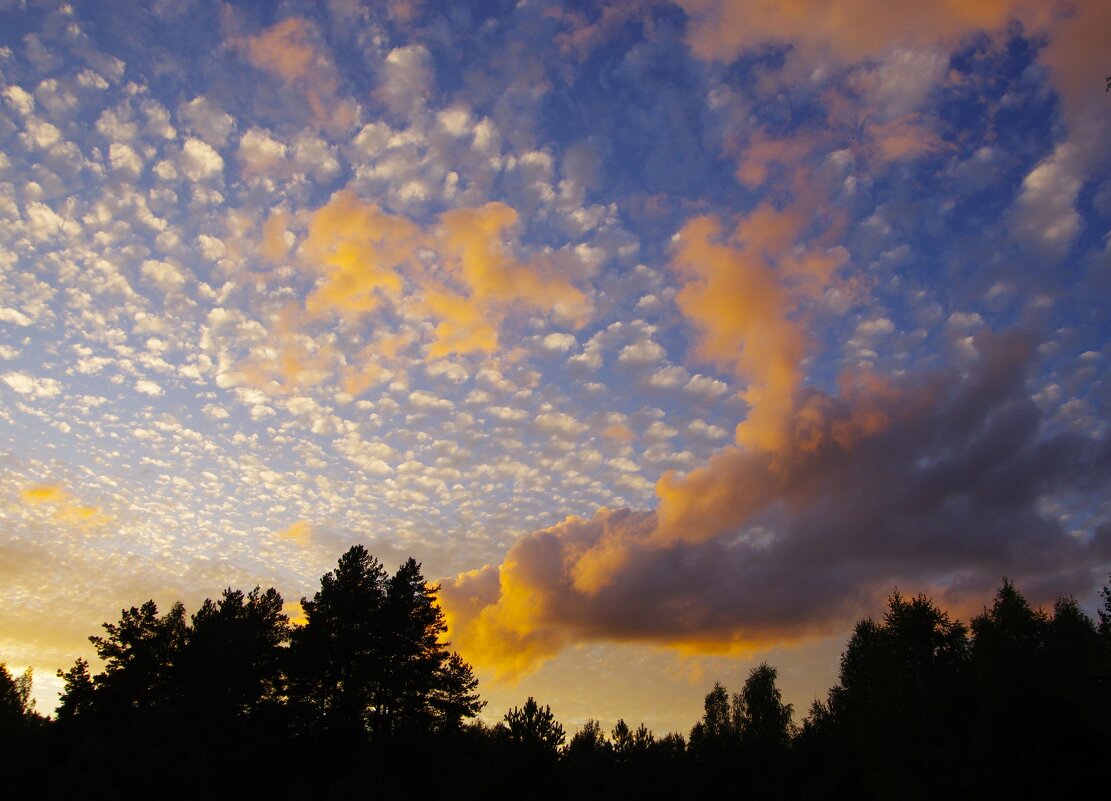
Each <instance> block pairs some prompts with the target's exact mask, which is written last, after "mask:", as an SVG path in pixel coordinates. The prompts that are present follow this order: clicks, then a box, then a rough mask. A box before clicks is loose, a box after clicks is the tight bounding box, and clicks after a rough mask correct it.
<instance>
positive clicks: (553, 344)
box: [540, 334, 577, 353]
mask: <svg viewBox="0 0 1111 801" xmlns="http://www.w3.org/2000/svg"><path fill="white" fill-rule="evenodd" d="M576 341H577V340H576V339H575V337H574V336H573V335H571V334H548V335H547V336H546V337H544V338H543V339H542V340H540V346H541V347H542V348H543V349H544V350H546V351H549V352H551V353H557V352H562V351H567V350H570V349H571V348H573V347H575V343H576Z"/></svg>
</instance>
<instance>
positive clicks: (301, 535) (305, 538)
mask: <svg viewBox="0 0 1111 801" xmlns="http://www.w3.org/2000/svg"><path fill="white" fill-rule="evenodd" d="M312 533H313V529H312V524H311V523H310V522H309V521H307V520H298V521H297V522H295V523H293V524H291V525H290V526H289V528H286V529H283V530H281V531H278V532H275V536H276V537H278V539H281V540H289V541H290V542H292V543H295V544H297V545H300V546H302V547H303V546H306V545H309V544H310V543H311V542H312Z"/></svg>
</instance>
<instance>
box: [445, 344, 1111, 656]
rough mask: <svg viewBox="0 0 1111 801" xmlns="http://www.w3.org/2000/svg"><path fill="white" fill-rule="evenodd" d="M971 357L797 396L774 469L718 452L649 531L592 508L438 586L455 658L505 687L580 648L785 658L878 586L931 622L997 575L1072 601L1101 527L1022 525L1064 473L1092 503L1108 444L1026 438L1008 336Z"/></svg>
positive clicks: (1024, 366)
mask: <svg viewBox="0 0 1111 801" xmlns="http://www.w3.org/2000/svg"><path fill="white" fill-rule="evenodd" d="M973 347H974V350H975V352H976V357H975V362H974V363H973V364H972V365H971V366H970V365H964V366H963V367H962V368H960V369H952V370H948V371H946V372H944V373H941V374H936V375H926V376H916V377H907V378H905V379H904V383H902V384H895V383H893V382H891V381H890V380H887V379H885V378H883V377H881V376H877V375H874V374H871V373H867V372H854V373H848V374H846V375H845V376H844V377H843V379H842V386H841V390H840V394H839V395H838V396H832V395H828V394H825V393H821V392H818V391H814V390H811V391H808V392H804V393H802V394H801V396H800V397H799V399H798V402H797V409H798V414H797V415H796V417H795V419H793V420H792V426H791V428H790V434H789V436H790V443H789V446H788V447H787V449H786V454H787V455H786V457H784V455H783V454H775V455H773V454H771V453H768V452H765V451H759V450H751V449H743V448H740V447H738V446H735V445H734V446H729V447H727V448H726V449H724V450H723V451H721V452H720V453H718V454H717V455H716V456H714V457H713V458H712V459H711V460H710V461H709V462H708V463H707V464H706V465H705V466H703V467H701V468H699V469H697V470H695V471H693V472H691V473H690V474H689V475H688V476H686V477H678V476H675V475H669V476H667V477H665V479H664V480H662V481H661V482H660V485H659V487H658V489H657V491H658V493H659V496H660V500H659V508H658V511H657V512H655V513H653V512H635V511H630V510H616V511H614V510H609V509H600V510H599V511H598V512H597V513H596V514H595V515H594V517H593V518H592V519H590V520H586V519H583V518H579V517H569V518H567V519H566V520H564V521H563V522H561V523H559V524H557V525H555V526H551V527H549V528H545V529H541V530H538V531H534V532H531V533H529V534H526V535H524V536H522V537H520V538H518V539H517V540H516V541H515V542H514V543H513V545H512V546H511V548H510V549H509V552H508V553H507V554H506V556H505V559H504V560H503V562H502V564H501V565H499V566H486V567H484V568H482V569H481V570H478V571H473V572H471V573H465V574H462V575H459V576H457V577H456V578H454V579H448V580H445V581H444V582H443V584H442V589H441V594H440V598H441V601H442V603H443V605H444V608H445V610H446V613H447V616H448V621H449V625H450V627H451V632H450V634H451V637H452V639H453V641H454V642H455V644H456V645H457V647H459V648H460V651H461V653H463V655H464V656H465V658H467V659H468V660H471V661H473V662H474V663H475V664H476V665H477V666H478V667H480V668H483V669H489V670H492V671H494V672H495V673H498V674H501V675H507V676H514V675H517V674H520V673H521V672H524V671H527V670H530V669H532V668H534V667H535V666H536V665H537V664H539V663H540V662H542V661H543V660H544V659H546V658H548V657H550V656H552V655H554V654H555V653H557V652H558V651H559V650H560V649H562V648H565V647H567V646H569V645H572V644H578V643H584V642H592V641H601V640H605V641H617V642H628V641H639V642H649V643H654V644H657V645H665V646H668V647H671V648H676V649H678V650H680V651H684V652H687V653H706V652H721V651H728V652H731V653H751V652H753V651H758V650H760V649H763V648H766V647H768V646H769V645H771V644H775V645H780V646H782V645H785V644H790V643H793V642H799V641H801V640H804V639H806V638H808V637H812V636H822V635H828V634H829V633H830V632H831V631H834V630H836V629H838V628H840V627H843V626H844V625H846V623H847V622H849V621H851V620H852V619H854V618H856V617H859V615H860V614H861V612H862V610H863V609H865V608H869V607H871V608H875V605H876V604H879V603H881V602H882V598H883V596H884V595H885V594H886V593H889V592H890V590H891V588H892V587H893V586H901V587H921V588H923V589H931V590H932V589H934V588H939V587H944V588H945V589H944V592H945V595H946V600H947V603H948V602H950V601H951V602H953V603H957V602H959V601H960V600H961V599H962V598H963V599H967V598H968V597H970V596H973V597H975V596H978V597H980V598H982V597H983V596H984V594H985V593H987V592H989V591H990V589H991V587H992V586H994V585H995V583H996V582H997V581H998V577H999V576H1000V575H1004V574H1006V575H1015V576H1031V577H1038V580H1037V582H1036V583H1037V584H1038V585H1039V586H1041V587H1043V589H1042V590H1041V592H1042V595H1043V597H1045V598H1048V599H1052V598H1053V596H1054V595H1055V594H1060V593H1063V592H1073V593H1076V592H1088V591H1090V590H1091V589H1092V588H1093V587H1094V586H1096V585H1097V583H1098V582H1099V581H1102V580H1103V579H1104V578H1105V576H1106V574H1105V573H1103V572H1102V571H1101V570H1100V569H1099V567H1098V566H1100V565H1104V564H1106V562H1107V560H1108V559H1109V558H1111V528H1109V527H1108V526H1102V527H1099V528H1097V530H1096V531H1094V532H1093V536H1092V537H1091V539H1090V540H1087V541H1085V540H1081V539H1078V538H1076V537H1075V536H1073V534H1072V533H1071V532H1070V531H1069V529H1068V528H1067V527H1066V526H1065V525H1063V524H1062V522H1061V521H1059V520H1055V519H1051V518H1047V517H1045V516H1043V515H1042V514H1040V513H1039V512H1038V511H1037V508H1038V504H1039V502H1040V500H1039V499H1040V498H1041V497H1042V493H1043V492H1044V491H1046V489H1047V488H1051V487H1055V486H1062V485H1064V483H1067V481H1068V479H1067V477H1068V476H1072V475H1075V474H1076V471H1078V470H1081V471H1085V474H1086V475H1092V476H1094V477H1095V476H1098V478H1096V480H1095V482H1094V483H1093V484H1092V485H1091V487H1092V489H1091V490H1090V492H1091V493H1095V495H1098V493H1099V492H1100V491H1101V488H1102V487H1103V486H1104V484H1105V483H1106V479H1107V477H1108V475H1109V471H1111V467H1109V465H1108V462H1107V459H1106V454H1107V452H1108V440H1107V438H1106V437H1102V438H1099V439H1098V440H1090V439H1085V440H1081V439H1078V438H1076V437H1074V436H1073V435H1072V434H1069V433H1061V434H1057V435H1051V434H1048V433H1047V432H1046V431H1044V430H1043V427H1042V426H1041V425H1040V424H1039V422H1038V416H1037V414H1038V413H1037V409H1036V407H1035V406H1034V404H1033V402H1032V401H1031V400H1030V398H1029V397H1028V394H1027V390H1026V373H1027V370H1028V368H1029V364H1030V359H1031V354H1032V353H1033V349H1032V348H1031V346H1030V342H1029V341H1028V340H1027V339H1026V338H1025V337H1023V336H1022V335H1021V334H1017V333H1014V332H1008V333H1004V334H992V333H989V332H983V333H981V334H978V335H977V336H976V337H975V338H974V343H973ZM1057 482H1064V483H1062V484H1058V483H1057ZM1095 495H1090V496H1089V497H1095Z"/></svg>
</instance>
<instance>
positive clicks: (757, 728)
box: [0, 546, 1111, 801]
mask: <svg viewBox="0 0 1111 801" xmlns="http://www.w3.org/2000/svg"><path fill="white" fill-rule="evenodd" d="M436 589H437V588H436V587H433V586H430V585H429V584H428V583H427V582H426V581H425V579H424V577H423V576H422V575H421V568H420V565H419V564H418V563H417V562H416V561H414V560H413V559H409V560H408V561H406V562H405V563H404V564H402V565H401V566H400V567H399V568H398V570H397V571H396V572H395V573H394V574H392V575H390V574H388V573H387V571H386V570H385V569H384V567H383V566H382V565H381V564H380V563H379V562H378V561H377V560H376V559H375V558H374V557H372V556H371V555H370V554H368V553H367V551H366V550H365V549H364V548H362V547H361V546H355V547H353V548H351V549H350V550H349V551H348V552H347V553H345V554H344V555H343V556H342V557H341V558H340V559H339V562H338V564H337V566H336V568H335V570H333V571H330V572H328V573H326V574H325V575H324V576H323V577H322V578H321V581H320V589H319V590H318V591H317V592H316V593H315V595H314V596H313V597H312V598H311V599H308V598H304V599H302V602H301V603H302V607H303V609H304V613H305V621H304V624H303V625H296V626H295V625H291V623H290V620H289V618H288V617H287V615H286V614H284V612H283V611H282V610H283V599H282V597H281V595H280V594H279V593H278V592H277V591H276V590H274V589H272V588H271V589H267V590H265V591H262V590H260V589H259V588H257V587H256V588H255V589H253V590H251V591H250V592H247V593H244V592H242V591H240V590H235V589H230V588H229V589H226V590H224V592H223V593H222V595H221V596H220V597H219V598H218V599H216V600H212V599H209V600H206V601H205V602H204V603H203V604H202V605H201V607H200V609H198V610H197V611H196V612H195V613H194V614H193V615H192V616H187V615H186V611H185V608H184V607H183V606H182V605H181V604H180V603H177V604H174V605H173V606H172V607H170V609H169V610H168V611H166V612H164V613H160V611H159V609H158V607H157V606H156V604H155V603H154V602H153V601H148V602H146V603H145V604H142V605H141V606H138V607H131V608H130V609H125V610H123V611H122V612H121V615H120V619H119V620H118V621H117V622H114V623H105V624H104V625H103V633H102V634H100V635H98V636H93V637H90V640H91V641H92V644H93V646H94V648H95V650H96V653H97V656H98V657H99V659H100V662H101V666H100V669H99V671H98V672H95V673H94V672H93V669H92V667H91V666H90V664H89V663H88V662H86V661H85V660H83V659H78V660H77V661H76V662H75V663H74V665H73V666H72V667H71V668H70V669H69V670H67V671H59V672H58V675H59V676H60V677H61V678H62V679H63V680H64V685H65V686H64V690H63V692H62V695H61V698H60V703H59V706H58V708H57V709H56V711H55V714H54V716H53V717H49V718H48V717H44V716H42V715H40V714H39V713H38V712H37V711H36V710H35V708H34V702H33V700H32V698H31V675H30V672H29V671H28V672H26V673H24V674H22V675H20V676H17V677H15V676H12V675H11V673H10V672H9V671H8V669H7V668H6V667H5V666H3V664H2V663H0V753H2V754H3V755H4V757H5V759H4V762H5V763H6V764H7V765H8V767H7V768H6V769H4V770H3V771H0V797H12V798H16V797H21V798H59V799H61V798H65V799H71V798H85V799H131V798H136V799H137V798H150V797H158V798H169V799H174V798H182V799H185V798H189V799H206V798H211V799H223V798H230V797H233V796H240V795H244V794H247V793H250V794H252V795H254V796H256V797H266V798H272V799H287V798H288V799H294V798H296V799H353V798H366V797H382V798H416V797H419V796H426V795H429V794H433V793H434V794H437V795H440V796H443V797H448V798H461V799H467V798H475V799H478V798H482V799H490V798H495V799H496V798H541V799H544V798H565V797H576V798H584V799H595V798H596V799H603V798H604V799H607V800H608V801H613V799H625V798H629V799H633V798H637V799H641V798H646V799H653V798H668V799H686V798H690V799H702V798H709V797H712V796H716V795H723V794H724V795H728V796H730V797H733V798H752V799H788V798H790V799H795V798H799V799H809V798H815V799H816V798H822V799H829V798H833V799H841V798H844V799H850V798H851V799H918V798H922V799H925V798H934V797H946V798H977V799H983V798H986V799H993V798H1000V799H1002V798H1016V797H1018V798H1022V797H1056V796H1070V795H1075V794H1079V793H1080V792H1081V791H1082V790H1084V789H1086V788H1090V787H1095V786H1098V784H1097V782H1098V781H1099V780H1101V778H1102V777H1105V776H1106V775H1108V774H1107V771H1108V769H1109V768H1111V590H1109V589H1108V588H1107V587H1105V588H1104V590H1103V593H1102V598H1103V605H1102V607H1101V608H1100V609H1099V611H1098V620H1096V621H1093V620H1092V619H1091V618H1090V617H1089V616H1088V615H1087V614H1086V613H1085V612H1084V611H1083V610H1082V609H1081V608H1080V607H1079V606H1078V605H1077V603H1076V602H1075V601H1074V600H1072V599H1068V598H1065V599H1061V600H1059V601H1058V602H1057V603H1056V604H1055V606H1054V607H1053V609H1052V610H1051V611H1048V612H1047V611H1043V610H1040V609H1036V608H1034V607H1032V606H1031V605H1030V604H1029V603H1028V602H1027V601H1026V599H1025V598H1024V597H1023V596H1022V595H1021V593H1019V591H1018V590H1017V589H1016V588H1015V587H1014V586H1013V585H1012V584H1011V583H1010V582H1008V581H1006V580H1005V581H1004V582H1003V584H1002V586H1001V587H1000V588H999V590H998V591H997V593H996V594H995V596H994V598H993V599H992V603H991V605H990V606H987V607H985V608H984V610H983V613H982V614H980V615H978V616H976V617H974V618H973V619H972V621H971V623H970V625H968V626H966V625H964V624H962V623H961V622H960V621H957V620H954V619H952V618H951V617H950V616H949V615H948V614H947V613H946V612H945V611H943V610H942V609H940V608H938V607H937V606H936V605H935V604H934V603H933V602H932V601H931V600H930V599H928V598H926V597H925V596H918V597H914V598H906V597H904V596H902V595H900V594H898V593H895V594H894V595H893V596H892V597H891V598H890V600H889V602H888V607H887V611H886V613H885V614H884V615H883V617H882V618H880V619H878V620H873V619H866V620H862V621H860V622H859V623H858V624H857V625H856V627H855V629H854V631H853V634H852V636H851V638H850V639H849V642H848V643H847V645H846V648H845V650H844V652H843V654H842V658H841V666H840V673H839V677H838V681H837V684H836V685H835V686H834V687H833V688H832V689H831V690H830V691H829V693H828V695H827V697H826V698H825V699H824V700H816V701H815V702H814V703H813V705H812V706H811V708H810V710H809V712H808V713H807V714H806V715H805V717H803V718H802V720H801V722H796V720H795V710H794V709H793V708H792V707H791V705H790V704H785V703H783V701H782V697H781V694H780V691H779V689H778V687H777V684H776V681H777V672H776V669H775V668H774V667H772V666H770V665H768V664H766V663H765V664H762V665H759V666H757V667H755V668H754V669H753V670H752V671H751V673H750V674H749V676H748V678H747V679H746V681H745V682H744V684H743V686H742V687H741V688H740V689H739V690H738V691H737V692H735V693H730V692H729V691H728V690H727V689H726V688H725V687H723V686H722V685H720V684H715V685H714V687H713V689H712V690H711V691H710V692H709V693H708V694H707V696H706V699H705V705H704V712H703V716H702V718H701V719H700V720H699V721H697V722H696V723H695V724H694V726H693V728H692V729H691V730H690V732H689V734H688V735H687V736H683V735H682V734H675V733H670V734H666V735H663V736H656V735H655V734H654V733H653V732H651V731H649V730H648V729H647V727H646V726H644V725H643V724H639V725H637V726H636V727H635V728H633V727H632V726H630V725H629V724H627V723H626V722H625V721H624V720H619V721H618V722H617V724H616V725H615V726H614V727H613V728H612V729H611V730H609V731H608V732H607V731H604V730H603V728H602V726H601V724H600V723H599V722H597V721H595V720H590V721H587V722H586V724H585V725H583V726H582V727H581V728H580V729H579V730H578V731H577V732H576V733H575V734H574V735H573V736H571V737H570V738H568V737H567V732H566V730H565V729H564V727H563V726H562V724H560V723H559V721H557V720H556V719H555V716H554V715H553V713H552V711H551V709H550V707H548V706H542V705H540V704H539V703H538V702H537V701H536V700H535V699H533V698H528V699H527V700H526V701H525V702H524V704H523V705H522V706H520V707H514V708H512V709H510V710H508V711H507V712H506V713H505V714H504V716H503V717H502V718H501V720H500V721H499V722H497V723H496V724H490V723H486V722H483V721H481V720H479V719H478V718H477V716H478V714H479V713H480V712H481V711H482V709H483V706H484V702H483V701H482V700H481V699H480V697H479V694H478V682H477V680H476V679H475V677H474V674H473V671H472V669H471V667H470V666H469V665H468V664H467V663H466V662H465V661H463V659H462V658H460V656H459V655H458V654H456V653H454V652H452V651H451V650H450V648H449V645H448V644H447V643H446V642H444V640H443V637H444V634H445V632H446V626H445V623H444V617H443V613H442V611H441V610H440V608H439V606H438V604H437V602H436V595H435V594H436Z"/></svg>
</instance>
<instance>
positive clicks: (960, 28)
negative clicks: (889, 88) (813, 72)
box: [679, 0, 1051, 62]
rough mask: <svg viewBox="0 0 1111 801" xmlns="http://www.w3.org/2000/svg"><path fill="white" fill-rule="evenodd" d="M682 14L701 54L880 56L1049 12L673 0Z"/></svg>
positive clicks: (1002, 4) (856, 0)
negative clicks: (791, 49)
mask: <svg viewBox="0 0 1111 801" xmlns="http://www.w3.org/2000/svg"><path fill="white" fill-rule="evenodd" d="M679 5H680V6H681V7H682V8H683V9H684V10H685V11H686V12H687V15H688V18H689V22H688V27H687V42H688V44H689V45H690V47H691V50H692V51H693V52H694V53H695V55H697V56H698V57H699V58H705V59H713V60H718V61H732V60H733V59H735V58H737V57H738V56H739V55H741V54H742V53H743V52H745V51H746V50H749V49H752V48H755V47H759V46H761V45H765V44H768V43H778V44H794V45H795V46H796V47H798V48H800V49H801V50H802V51H803V54H804V56H806V57H807V58H810V59H812V58H814V57H816V56H818V55H826V54H828V55H831V56H833V57H834V58H837V59H840V60H842V61H850V62H851V61H861V60H863V59H867V58H875V57H877V56H880V55H882V54H884V53H885V52H886V51H887V50H888V49H889V48H890V47H891V45H892V43H893V42H897V43H904V44H908V45H913V46H920V47H922V46H925V47H928V46H933V45H936V44H938V43H945V44H951V43H953V42H955V41H956V40H958V39H960V38H961V37H964V36H968V35H969V34H972V33H976V32H978V31H984V30H988V31H990V30H995V29H997V28H999V27H1001V26H1002V25H1004V24H1005V23H1007V22H1008V21H1010V20H1012V19H1018V20H1022V21H1023V22H1026V23H1027V24H1029V25H1032V26H1040V25H1041V24H1044V22H1045V21H1046V20H1047V19H1048V18H1049V17H1050V14H1051V12H1050V10H1049V9H1047V8H1045V7H1044V6H1043V5H1041V4H1036V3H1030V2H1027V0H993V1H992V2H982V3H962V2H943V3H926V4H921V3H891V2H887V0H831V2H818V1H817V0H814V2H808V1H807V0H792V1H791V2H776V1H775V0H758V2H748V3H739V2H733V0H679Z"/></svg>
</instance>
